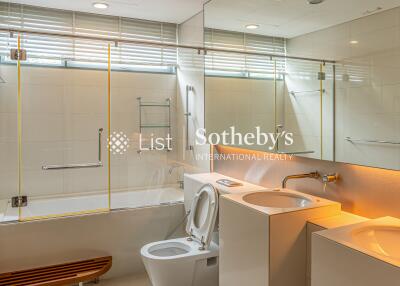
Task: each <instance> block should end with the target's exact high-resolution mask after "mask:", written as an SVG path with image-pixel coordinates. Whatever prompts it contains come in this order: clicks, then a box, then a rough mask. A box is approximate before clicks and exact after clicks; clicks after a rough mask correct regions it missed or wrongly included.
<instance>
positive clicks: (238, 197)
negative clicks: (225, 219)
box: [223, 188, 340, 215]
mask: <svg viewBox="0 0 400 286" xmlns="http://www.w3.org/2000/svg"><path fill="white" fill-rule="evenodd" d="M276 190H277V189H271V188H270V189H265V190H263V191H257V192H246V193H241V194H229V195H223V197H224V198H226V199H228V200H230V201H233V202H235V203H238V204H241V205H244V206H245V207H248V208H251V209H254V210H256V211H259V212H261V213H264V214H267V215H276V214H280V213H288V212H294V211H299V210H307V209H313V208H318V207H323V206H329V205H335V204H336V205H338V207H339V209H340V203H338V202H334V201H330V200H327V199H323V198H320V197H316V196H312V195H308V194H305V193H301V192H298V191H294V190H290V189H279V190H280V191H276ZM260 192H271V193H279V194H285V193H287V194H289V195H294V196H299V197H302V198H304V199H306V200H309V201H311V203H309V204H308V205H307V206H303V207H300V206H298V207H290V208H278V207H264V206H259V205H255V204H251V203H248V202H246V201H244V200H243V197H244V196H246V195H249V194H253V193H260Z"/></svg>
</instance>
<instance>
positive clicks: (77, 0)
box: [2, 0, 205, 23]
mask: <svg viewBox="0 0 400 286" xmlns="http://www.w3.org/2000/svg"><path fill="white" fill-rule="evenodd" d="M2 1H4V0H2ZM4 2H12V3H21V4H28V5H34V6H42V7H48V8H57V9H65V10H73V11H81V12H89V13H97V14H106V15H114V16H122V17H129V18H138V19H146V20H154V21H161V22H169V23H182V22H184V21H185V20H187V19H188V18H190V17H191V16H193V15H195V14H197V13H198V12H200V11H201V10H202V9H203V2H205V1H204V0H11V1H4ZM94 2H106V3H108V4H109V5H110V6H109V8H108V9H107V10H100V9H96V8H94V7H93V5H92V4H93V3H94Z"/></svg>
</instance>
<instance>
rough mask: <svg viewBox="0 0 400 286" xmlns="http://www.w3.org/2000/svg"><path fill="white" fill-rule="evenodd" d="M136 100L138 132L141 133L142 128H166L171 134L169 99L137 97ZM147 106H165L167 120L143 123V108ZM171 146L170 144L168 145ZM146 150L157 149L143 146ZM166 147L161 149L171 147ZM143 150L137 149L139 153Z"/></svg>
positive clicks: (166, 149)
mask: <svg viewBox="0 0 400 286" xmlns="http://www.w3.org/2000/svg"><path fill="white" fill-rule="evenodd" d="M136 99H137V100H138V103H139V104H138V106H139V132H140V134H142V133H143V130H145V129H164V128H165V129H167V130H168V134H170V135H171V134H172V120H171V99H170V98H166V99H165V101H143V98H142V97H137V98H136ZM147 107H159V108H165V110H166V111H167V112H168V122H160V123H156V124H147V123H143V109H144V108H147ZM169 147H170V148H171V146H169ZM145 148H146V150H148V151H152V150H157V151H158V150H159V149H157V148H154V147H151V146H148V147H145ZM170 148H168V147H165V148H164V149H163V150H165V151H171V149H170ZM142 151H143V150H138V151H137V152H138V153H139V154H140V153H142Z"/></svg>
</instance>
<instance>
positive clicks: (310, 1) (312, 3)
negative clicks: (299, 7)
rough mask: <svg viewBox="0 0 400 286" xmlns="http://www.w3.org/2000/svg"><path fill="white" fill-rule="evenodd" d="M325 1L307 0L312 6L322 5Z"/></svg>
mask: <svg viewBox="0 0 400 286" xmlns="http://www.w3.org/2000/svg"><path fill="white" fill-rule="evenodd" d="M324 1H325V0H307V2H308V4H311V5H316V4H321V3H322V2H324Z"/></svg>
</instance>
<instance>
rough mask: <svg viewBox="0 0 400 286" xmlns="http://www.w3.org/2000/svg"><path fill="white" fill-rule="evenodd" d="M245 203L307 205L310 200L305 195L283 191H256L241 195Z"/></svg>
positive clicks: (275, 205)
mask: <svg viewBox="0 0 400 286" xmlns="http://www.w3.org/2000/svg"><path fill="white" fill-rule="evenodd" d="M243 200H244V201H245V202H246V203H249V204H252V205H256V206H260V207H268V208H298V207H307V206H309V205H310V204H311V203H312V201H311V200H310V199H308V198H306V197H303V196H300V195H297V194H292V193H285V192H257V193H252V194H248V195H245V196H243Z"/></svg>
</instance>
